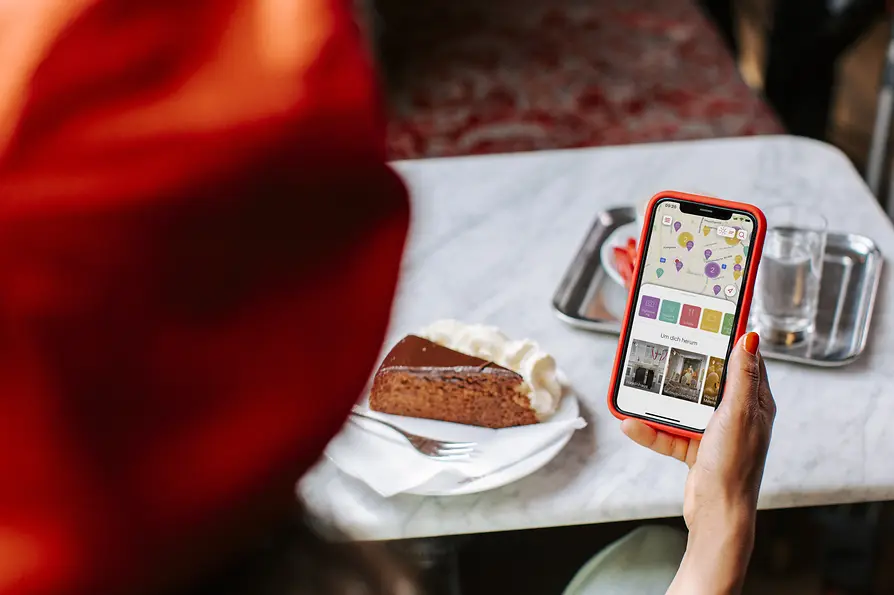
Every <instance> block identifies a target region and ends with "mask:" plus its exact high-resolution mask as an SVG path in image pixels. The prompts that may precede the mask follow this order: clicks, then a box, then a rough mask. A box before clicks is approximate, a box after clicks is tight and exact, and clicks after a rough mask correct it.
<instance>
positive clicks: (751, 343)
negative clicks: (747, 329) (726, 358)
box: [745, 333, 761, 355]
mask: <svg viewBox="0 0 894 595" xmlns="http://www.w3.org/2000/svg"><path fill="white" fill-rule="evenodd" d="M760 344H761V338H760V337H759V336H758V334H757V333H748V334H747V335H745V351H747V352H748V353H750V354H751V355H754V354H755V353H757V348H758V346H759V345H760Z"/></svg>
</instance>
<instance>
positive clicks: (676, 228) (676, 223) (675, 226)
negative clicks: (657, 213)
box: [674, 221, 680, 231]
mask: <svg viewBox="0 0 894 595" xmlns="http://www.w3.org/2000/svg"><path fill="white" fill-rule="evenodd" d="M674 231H680V222H679V221H675V222H674Z"/></svg>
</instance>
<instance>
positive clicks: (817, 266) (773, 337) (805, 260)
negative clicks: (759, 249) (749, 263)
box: [754, 205, 826, 345]
mask: <svg viewBox="0 0 894 595" xmlns="http://www.w3.org/2000/svg"><path fill="white" fill-rule="evenodd" d="M766 215H767V222H768V226H769V229H768V230H767V238H766V241H765V242H764V253H763V257H762V258H761V263H760V269H759V273H758V279H757V290H756V291H755V304H754V306H755V325H756V327H757V329H758V331H759V332H760V333H761V337H762V338H763V339H765V340H767V341H769V342H771V343H775V344H780V345H797V344H801V343H804V342H805V341H807V340H808V339H809V338H810V337H811V336H812V334H813V332H814V327H815V323H816V312H817V304H818V303H819V290H820V279H821V278H822V274H823V257H824V254H825V250H826V219H825V218H824V217H823V216H822V215H819V214H818V213H816V212H815V211H814V210H811V209H809V208H807V207H802V206H798V205H779V206H776V207H772V208H770V209H767V210H766Z"/></svg>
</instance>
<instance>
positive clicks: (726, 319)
mask: <svg viewBox="0 0 894 595" xmlns="http://www.w3.org/2000/svg"><path fill="white" fill-rule="evenodd" d="M735 318H736V317H735V316H734V315H732V314H724V315H723V325H722V326H721V327H720V333H721V334H723V335H731V334H733V320H734V319H735Z"/></svg>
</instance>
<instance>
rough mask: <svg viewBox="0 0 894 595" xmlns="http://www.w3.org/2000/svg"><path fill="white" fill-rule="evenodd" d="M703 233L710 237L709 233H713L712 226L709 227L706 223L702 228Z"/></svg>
mask: <svg viewBox="0 0 894 595" xmlns="http://www.w3.org/2000/svg"><path fill="white" fill-rule="evenodd" d="M702 233H703V234H705V237H708V234H709V233H711V228H710V227H708V226H707V225H705V226H704V227H703V228H702Z"/></svg>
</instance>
